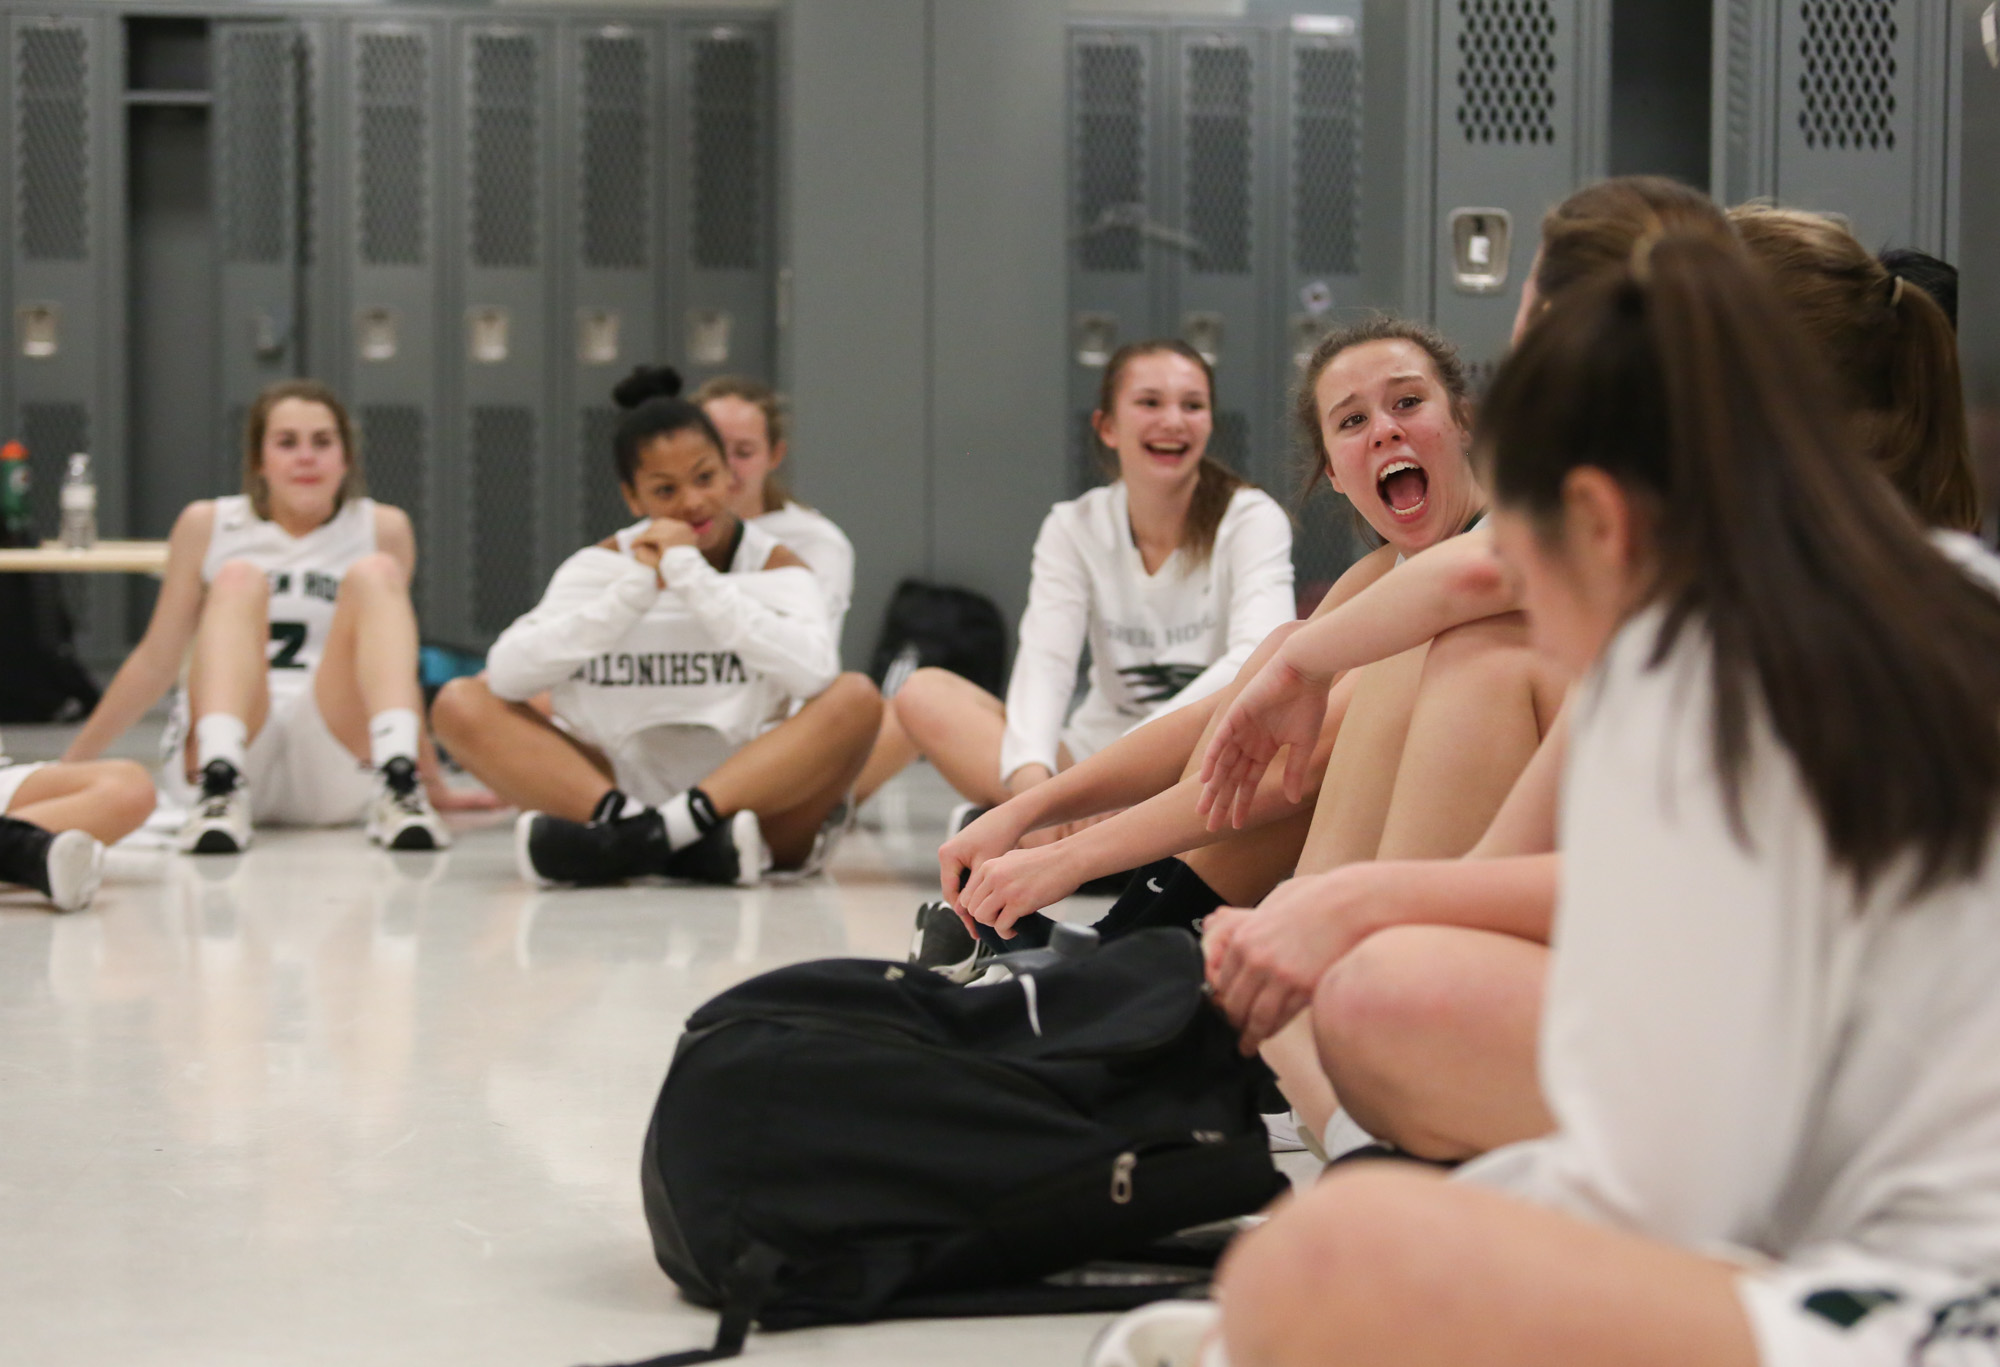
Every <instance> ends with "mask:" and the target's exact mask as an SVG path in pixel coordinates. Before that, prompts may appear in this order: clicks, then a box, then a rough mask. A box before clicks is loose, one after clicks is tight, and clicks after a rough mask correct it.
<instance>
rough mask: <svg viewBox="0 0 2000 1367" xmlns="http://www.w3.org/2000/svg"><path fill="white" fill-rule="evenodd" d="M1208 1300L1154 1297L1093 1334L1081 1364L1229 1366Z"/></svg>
mask: <svg viewBox="0 0 2000 1367" xmlns="http://www.w3.org/2000/svg"><path fill="white" fill-rule="evenodd" d="M1221 1325H1222V1309H1221V1307H1220V1306H1218V1305H1216V1303H1215V1302H1214V1301H1154V1302H1153V1303H1152V1304H1151V1305H1142V1306H1140V1307H1139V1308H1138V1309H1137V1310H1130V1311H1127V1312H1126V1313H1125V1314H1123V1315H1120V1316H1119V1317H1118V1318H1117V1319H1115V1320H1113V1321H1112V1322H1111V1325H1110V1327H1109V1328H1107V1329H1106V1330H1105V1331H1104V1332H1103V1333H1101V1334H1099V1335H1098V1336H1097V1342H1095V1343H1093V1344H1091V1345H1090V1351H1089V1353H1087V1354H1085V1356H1084V1359H1083V1360H1084V1367H1229V1359H1228V1358H1227V1357H1226V1356H1224V1354H1223V1350H1222V1335H1221V1333H1220V1332H1219V1331H1220V1329H1221Z"/></svg>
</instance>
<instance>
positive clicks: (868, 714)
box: [820, 670, 882, 736]
mask: <svg viewBox="0 0 2000 1367" xmlns="http://www.w3.org/2000/svg"><path fill="white" fill-rule="evenodd" d="M820 697H822V698H824V699H826V702H827V706H828V707H829V709H831V710H833V711H835V712H837V713H839V715H840V717H841V719H842V720H843V721H851V722H853V723H854V725H855V726H856V727H858V728H860V729H862V730H865V731H866V732H867V733H868V734H869V735H871V736H872V735H874V734H875V732H876V730H877V729H879V728H880V727H881V725H882V693H881V690H880V689H878V688H876V687H875V681H874V680H873V679H871V678H869V677H868V676H867V675H866V674H857V673H855V672H854V671H852V670H849V671H848V672H847V673H845V674H842V675H841V676H840V677H838V678H836V679H835V680H834V681H833V682H832V683H830V684H828V685H827V688H826V691H825V692H824V693H822V694H820Z"/></svg>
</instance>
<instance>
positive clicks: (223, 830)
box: [179, 759, 250, 854]
mask: <svg viewBox="0 0 2000 1367" xmlns="http://www.w3.org/2000/svg"><path fill="white" fill-rule="evenodd" d="M179 844H180V847H181V850H182V852H183V853H185V854H240V853H242V852H243V851H244V850H247V849H249V848H250V785H249V784H247V783H245V782H244V781H243V775H242V774H240V773H238V772H237V770H236V766H235V765H233V764H231V763H230V762H229V761H228V760H226V759H212V760H210V761H209V762H208V763H207V764H206V765H204V766H203V767H202V771H201V791H200V792H199V793H197V794H196V795H195V800H194V809H193V810H192V811H190V812H189V813H188V817H187V821H186V822H185V823H183V825H182V826H181V833H180V836H179Z"/></svg>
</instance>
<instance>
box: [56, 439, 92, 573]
mask: <svg viewBox="0 0 2000 1367" xmlns="http://www.w3.org/2000/svg"><path fill="white" fill-rule="evenodd" d="M60 502H61V504H62V543H63V545H64V547H65V548H67V549H69V550H72V551H87V550H89V549H90V548H91V547H92V546H95V545H96V544H97V481H96V480H94V479H92V478H91V476H90V457H89V456H87V455H85V454H84V453H83V452H81V451H79V452H77V453H76V454H75V455H73V456H71V457H70V458H69V473H68V474H66V475H64V476H63V482H62V492H61V495H60Z"/></svg>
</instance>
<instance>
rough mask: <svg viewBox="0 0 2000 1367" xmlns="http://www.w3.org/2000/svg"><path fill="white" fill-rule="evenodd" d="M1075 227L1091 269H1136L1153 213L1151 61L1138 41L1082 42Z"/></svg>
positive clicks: (1086, 264)
mask: <svg viewBox="0 0 2000 1367" xmlns="http://www.w3.org/2000/svg"><path fill="white" fill-rule="evenodd" d="M1075 98H1076V106H1077V111H1078V122H1079V124H1080V128H1079V130H1078V144H1079V145H1078V146H1077V148H1076V167H1077V185H1076V232H1077V234H1078V238H1079V241H1080V249H1081V254H1082V259H1083V268H1084V269H1085V270H1087V271H1136V270H1139V269H1141V268H1142V266H1143V262H1142V260H1141V257H1140V251H1139V225H1140V223H1141V222H1143V221H1144V219H1145V216H1146V170H1145V167H1146V155H1145V154H1146V134H1145V121H1146V59H1145V54H1144V53H1143V52H1142V51H1141V50H1140V48H1139V46H1138V44H1136V43H1084V44H1082V45H1080V46H1079V47H1078V48H1077V57H1076V97H1075Z"/></svg>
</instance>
